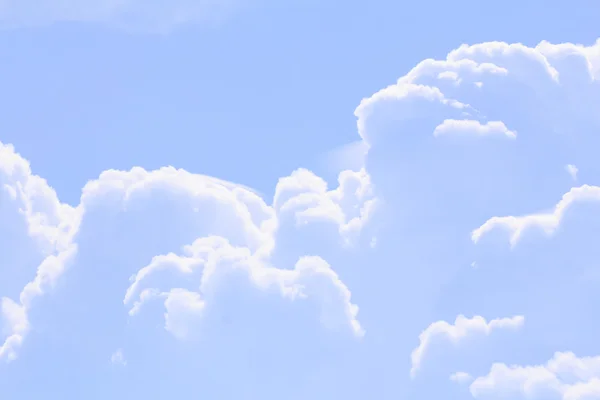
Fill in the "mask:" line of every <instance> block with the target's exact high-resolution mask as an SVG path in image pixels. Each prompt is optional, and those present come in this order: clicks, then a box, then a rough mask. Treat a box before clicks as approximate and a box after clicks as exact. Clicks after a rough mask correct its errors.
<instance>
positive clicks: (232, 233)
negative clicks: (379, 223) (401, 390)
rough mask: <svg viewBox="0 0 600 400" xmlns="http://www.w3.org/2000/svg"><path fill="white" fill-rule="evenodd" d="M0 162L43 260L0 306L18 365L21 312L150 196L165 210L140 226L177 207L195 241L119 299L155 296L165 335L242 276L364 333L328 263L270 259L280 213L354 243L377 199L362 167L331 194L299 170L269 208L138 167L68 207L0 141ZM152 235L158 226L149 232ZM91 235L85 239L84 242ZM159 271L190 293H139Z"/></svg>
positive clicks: (180, 329) (134, 308) (7, 353)
mask: <svg viewBox="0 0 600 400" xmlns="http://www.w3.org/2000/svg"><path fill="white" fill-rule="evenodd" d="M0 161H1V163H0V184H1V185H2V187H3V188H4V192H5V196H6V197H8V198H9V199H10V200H11V201H12V202H13V206H14V210H15V211H17V212H18V213H19V214H20V215H21V217H22V218H23V220H24V222H25V223H26V226H27V232H28V236H29V237H30V238H31V240H34V241H35V243H36V246H37V247H38V248H39V251H40V253H41V254H43V257H42V260H41V262H40V263H39V266H38V269H37V273H36V276H35V278H34V279H33V280H31V281H30V282H29V283H27V284H26V285H25V287H24V288H23V290H22V291H21V293H20V296H19V299H18V300H13V299H11V298H8V297H4V298H3V299H2V315H3V325H2V326H3V328H4V330H3V332H4V333H5V334H6V337H5V341H4V344H3V345H2V347H0V357H1V358H5V359H9V360H13V359H14V358H16V356H17V351H18V349H19V347H20V346H21V345H22V343H23V341H24V338H25V336H26V334H27V332H28V330H29V328H30V323H29V319H28V312H29V310H30V308H31V307H32V306H33V301H34V299H36V298H37V297H39V296H42V295H43V294H45V293H47V292H48V291H49V290H50V289H52V288H53V287H54V285H55V283H56V282H57V281H58V280H59V279H60V278H61V277H62V276H63V274H64V273H65V271H66V268H67V266H68V265H69V264H70V263H72V262H73V260H74V257H75V256H76V255H77V250H78V247H79V244H80V243H79V242H81V241H84V242H85V248H86V251H87V252H88V253H89V252H90V251H91V250H92V249H93V248H94V247H97V249H96V250H94V251H99V250H100V248H101V247H102V246H103V244H102V243H103V241H106V240H107V239H101V238H102V236H101V235H100V234H99V233H98V232H97V231H98V230H102V229H114V226H113V227H112V228H111V227H106V226H104V224H106V223H107V221H111V220H113V219H114V218H115V217H118V218H120V219H122V218H124V217H125V216H126V215H128V214H131V215H136V213H140V212H142V213H144V212H146V211H144V209H147V208H148V207H154V206H153V205H152V204H153V202H155V201H158V200H156V199H160V198H161V197H165V196H166V198H168V200H167V201H168V203H167V204H165V205H163V206H161V207H163V209H162V210H161V209H156V210H155V211H152V213H150V214H148V215H146V216H145V217H144V219H145V220H147V221H150V225H149V226H152V223H153V218H154V220H155V221H156V222H155V223H160V222H159V221H160V218H159V219H156V218H157V217H156V216H157V215H160V213H161V212H162V213H163V214H164V213H165V212H167V211H168V210H166V209H164V207H165V206H166V207H176V208H177V209H178V210H180V211H181V212H185V213H186V216H185V217H184V216H182V215H180V216H179V218H185V222H186V223H187V225H186V223H179V222H177V221H175V223H177V224H179V225H178V227H179V230H180V232H179V235H181V234H184V236H186V235H187V236H186V237H190V238H193V239H194V241H193V242H192V243H191V244H189V245H185V242H184V243H181V244H180V246H183V247H182V250H183V253H182V254H181V255H178V254H175V253H174V252H170V253H167V254H165V255H157V256H154V257H153V258H152V260H151V261H150V263H149V264H148V265H146V266H145V267H142V268H141V269H140V270H139V271H138V272H137V273H136V274H135V275H134V276H133V277H132V282H131V285H130V287H129V288H128V289H127V291H126V293H123V295H124V296H125V299H124V302H125V304H126V305H128V306H129V307H131V309H130V314H131V315H135V314H137V312H138V311H139V310H140V308H141V307H142V305H143V304H144V303H145V302H146V301H148V300H151V299H153V298H157V297H158V298H162V299H164V307H165V310H166V312H165V328H166V329H167V330H168V331H170V332H171V333H172V334H173V335H174V336H176V337H179V338H184V337H185V336H186V335H187V332H188V330H189V327H188V321H189V320H190V319H193V318H194V317H197V316H201V315H202V313H203V310H204V308H205V307H206V306H207V301H206V300H205V299H204V298H203V294H206V292H214V291H218V290H220V289H219V288H221V287H222V283H221V282H222V281H223V280H224V279H225V281H226V280H227V276H228V275H231V274H232V273H241V274H242V275H243V276H244V278H243V279H244V280H245V281H247V282H248V283H249V284H250V285H253V286H254V287H255V288H257V289H259V290H267V291H269V290H271V289H274V290H277V291H278V292H279V293H280V295H281V296H282V297H284V298H287V299H289V300H298V301H300V300H302V299H307V298H310V299H313V298H316V299H318V298H319V297H323V296H325V298H326V304H325V303H323V307H322V308H321V315H320V320H321V321H322V323H323V324H324V325H326V326H329V327H330V328H332V329H338V328H340V327H341V328H342V329H348V330H349V331H350V332H352V333H353V334H354V335H356V336H362V335H363V334H364V330H363V328H362V327H361V325H360V323H359V322H358V320H357V314H358V307H357V306H356V305H355V304H353V303H352V302H351V294H350V290H349V289H348V288H347V287H346V285H344V283H343V282H342V281H341V280H340V278H339V276H338V275H337V274H336V273H335V272H334V271H333V269H332V268H331V267H330V265H329V264H328V263H327V262H326V261H325V260H323V259H322V258H320V257H318V256H303V255H301V256H300V257H299V258H298V262H297V263H296V265H295V268H294V269H288V268H285V266H284V267H283V268H282V269H279V268H277V267H274V266H272V265H271V259H270V257H271V254H272V253H273V250H274V248H275V246H276V242H277V232H278V230H279V229H280V228H281V223H280V222H281V221H280V218H279V216H280V215H281V214H282V213H293V214H294V215H295V216H296V219H297V221H298V222H299V223H303V224H309V223H311V221H322V222H324V223H329V224H333V225H334V226H336V227H338V231H339V233H340V237H341V238H343V239H344V243H346V244H350V243H351V242H352V240H354V239H356V238H357V237H358V233H359V232H360V230H361V228H362V226H363V225H364V224H365V222H366V221H367V219H368V218H369V216H370V211H371V210H372V207H373V205H374V202H375V198H374V197H373V193H372V190H371V183H370V180H369V177H368V175H367V174H366V172H365V171H364V170H362V171H358V172H352V171H343V172H342V173H341V174H340V177H339V187H338V188H336V189H333V190H331V191H329V190H328V188H327V184H326V183H325V181H323V180H322V179H321V178H319V177H317V176H315V175H314V174H312V173H311V172H309V171H306V170H299V171H296V172H294V173H293V174H292V175H290V176H289V177H286V178H282V179H281V180H280V182H279V183H278V185H277V187H276V189H275V198H274V200H273V204H274V205H273V206H271V205H268V204H267V203H265V201H264V200H263V199H262V198H261V197H260V196H259V195H258V194H256V193H255V192H254V191H252V190H251V189H248V188H246V187H244V186H241V185H237V184H232V183H229V182H225V181H221V180H219V179H216V178H211V177H207V176H203V175H197V174H192V173H189V172H186V171H183V170H177V169H175V168H171V167H166V168H162V169H159V170H155V171H146V170H144V169H142V168H139V167H136V168H133V169H132V170H130V171H116V170H109V171H105V172H103V173H102V174H101V175H100V177H99V178H98V179H96V180H92V181H90V182H88V183H87V184H86V185H85V187H84V188H83V189H82V194H81V201H80V203H79V204H78V205H77V206H76V207H72V206H69V205H67V204H64V203H61V202H60V201H59V200H58V197H57V195H56V193H55V191H54V190H53V189H52V188H51V187H50V186H49V185H48V184H47V182H46V181H45V180H43V179H42V178H40V177H38V176H37V175H34V174H33V173H32V172H31V169H30V167H29V163H28V162H27V161H26V160H25V159H23V158H22V157H21V156H20V155H19V154H18V153H16V152H15V150H14V149H13V147H12V146H10V145H4V144H0ZM182 210H186V211H182ZM180 211H178V212H180ZM156 212H158V213H159V214H155V213H156ZM115 213H116V214H115ZM100 215H104V216H100ZM119 215H123V217H119ZM181 222H183V221H181ZM115 223H118V222H115ZM190 224H191V225H190ZM137 225H139V223H138V224H137ZM186 226H187V228H186ZM130 229H131V228H130ZM151 229H156V225H155V226H154V227H153V228H151ZM190 229H191V230H190ZM201 232H205V234H204V235H202V233H201ZM90 234H91V235H92V236H91V237H93V241H92V242H90V241H89V239H86V238H88V237H90V236H89V235H90ZM198 235H199V236H198ZM127 240H131V238H128V239H127ZM90 246H91V247H90ZM147 251H148V249H146V250H145V252H147ZM141 254H143V253H141ZM77 267H78V268H85V266H81V265H77ZM157 271H163V272H166V273H168V274H174V276H175V278H174V279H175V281H174V282H176V276H177V275H178V274H179V275H184V276H185V275H190V274H193V273H194V272H195V271H199V275H198V276H197V279H198V280H197V282H198V284H197V286H196V287H195V288H190V289H184V288H183V287H178V286H170V287H166V288H155V287H147V288H143V289H140V286H141V285H142V284H143V283H145V282H146V281H147V280H148V277H151V276H152V275H154V274H155V273H156V272H157ZM216 277H218V279H216ZM216 282H219V285H217V284H216ZM173 285H176V283H173ZM225 285H226V284H225ZM213 297H214V296H213ZM332 299H335V300H332ZM317 302H318V300H317Z"/></svg>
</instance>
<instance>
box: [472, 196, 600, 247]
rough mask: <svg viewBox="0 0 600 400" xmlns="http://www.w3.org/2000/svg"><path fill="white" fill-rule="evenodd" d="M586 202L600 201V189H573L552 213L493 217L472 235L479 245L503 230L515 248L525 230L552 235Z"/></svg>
mask: <svg viewBox="0 0 600 400" xmlns="http://www.w3.org/2000/svg"><path fill="white" fill-rule="evenodd" d="M586 201H587V202H590V201H591V202H598V201H600V187H597V186H590V185H583V186H580V187H576V188H573V189H571V190H570V191H569V192H567V193H565V194H564V195H563V197H562V199H561V200H560V201H559V202H558V204H556V206H555V207H554V210H552V211H551V212H546V213H538V214H530V215H525V216H521V217H515V216H507V217H492V218H490V219H489V220H487V221H486V222H485V223H484V224H483V225H481V226H480V227H479V228H477V229H475V230H474V231H473V232H472V234H471V238H472V240H473V241H474V242H475V243H477V242H478V241H479V240H480V239H481V237H482V236H483V235H484V234H486V233H487V232H490V231H491V230H493V229H496V228H502V229H504V230H506V231H508V233H509V237H510V244H511V246H514V245H516V244H517V243H518V241H519V239H520V238H521V237H522V235H523V233H524V232H525V230H527V229H529V228H532V227H538V228H540V229H542V230H543V231H544V232H545V233H546V234H548V235H551V234H553V233H554V232H555V231H556V229H557V228H558V227H559V225H560V222H561V220H562V219H563V217H564V215H565V213H566V212H567V210H568V209H569V208H570V207H571V206H572V205H573V204H575V203H579V202H586Z"/></svg>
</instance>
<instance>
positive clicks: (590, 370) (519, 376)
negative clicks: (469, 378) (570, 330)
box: [470, 352, 600, 400]
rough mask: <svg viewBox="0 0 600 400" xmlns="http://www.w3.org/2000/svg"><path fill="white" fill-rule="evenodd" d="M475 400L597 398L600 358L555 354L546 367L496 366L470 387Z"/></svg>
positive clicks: (598, 393) (543, 365)
mask: <svg viewBox="0 0 600 400" xmlns="http://www.w3.org/2000/svg"><path fill="white" fill-rule="evenodd" d="M470 392H471V394H472V395H473V397H475V398H482V399H485V398H497V396H498V395H500V396H503V397H505V398H513V399H548V398H558V399H562V400H584V399H586V400H587V399H597V398H600V357H577V356H576V355H575V354H573V353H571V352H557V353H555V354H554V356H553V357H552V358H551V359H550V360H549V361H548V362H547V363H545V364H542V365H531V366H519V365H510V366H509V365H506V364H503V363H495V364H494V365H492V367H491V369H490V372H489V373H488V374H487V375H486V376H482V377H479V378H477V379H475V380H474V381H473V383H471V385H470Z"/></svg>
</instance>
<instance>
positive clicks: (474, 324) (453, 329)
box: [410, 315, 525, 378]
mask: <svg viewBox="0 0 600 400" xmlns="http://www.w3.org/2000/svg"><path fill="white" fill-rule="evenodd" d="M524 322H525V318H524V317H523V316H514V317H511V318H498V319H493V320H491V321H489V322H487V321H486V320H485V318H483V317H481V316H475V317H473V318H467V317H465V316H464V315H459V316H458V317H456V320H455V321H454V324H450V323H448V322H446V321H437V322H434V323H432V324H431V325H429V326H428V327H427V329H425V330H424V331H423V332H422V333H421V334H420V335H419V346H418V347H417V348H415V349H414V350H413V352H412V354H411V364H412V365H411V370H410V376H411V377H413V378H414V377H415V376H416V374H417V372H418V371H419V369H420V368H421V365H422V363H423V357H424V356H425V353H426V352H427V349H428V348H429V347H430V346H431V345H432V344H433V342H434V341H435V340H436V339H438V338H440V337H442V338H445V339H448V340H450V342H451V343H453V344H455V345H456V344H458V343H459V342H460V341H463V340H466V339H467V338H468V337H469V336H471V335H473V334H483V335H489V334H490V333H491V332H492V331H493V330H495V329H518V328H520V327H521V326H522V325H523V323H524Z"/></svg>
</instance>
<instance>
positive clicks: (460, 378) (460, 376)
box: [450, 372, 473, 384]
mask: <svg viewBox="0 0 600 400" xmlns="http://www.w3.org/2000/svg"><path fill="white" fill-rule="evenodd" d="M450 380H451V381H453V382H456V383H460V384H463V383H467V382H471V381H472V380H473V377H472V376H471V374H469V373H468V372H455V373H453V374H452V375H450Z"/></svg>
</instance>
